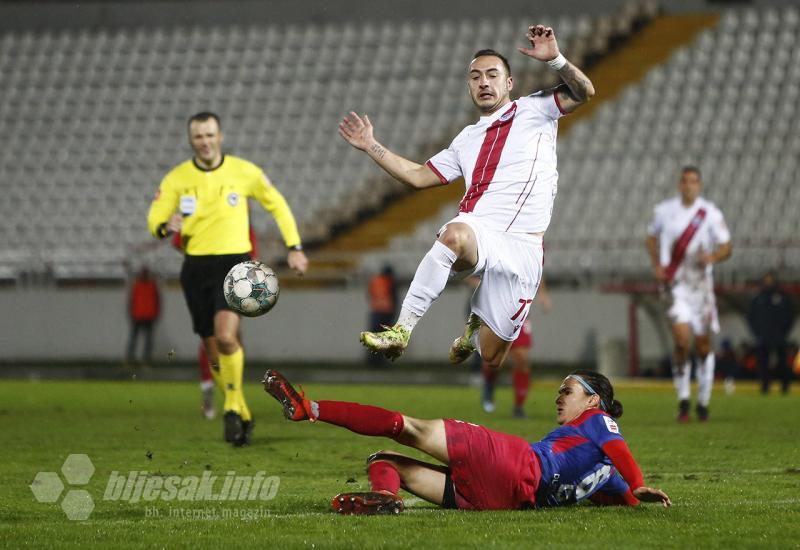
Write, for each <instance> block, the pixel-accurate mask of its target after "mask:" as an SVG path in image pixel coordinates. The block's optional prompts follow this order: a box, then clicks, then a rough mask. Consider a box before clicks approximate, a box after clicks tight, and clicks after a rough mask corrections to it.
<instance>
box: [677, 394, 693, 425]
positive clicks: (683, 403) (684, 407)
mask: <svg viewBox="0 0 800 550" xmlns="http://www.w3.org/2000/svg"><path fill="white" fill-rule="evenodd" d="M689 407H690V405H689V400H688V399H681V400H680V402H679V403H678V422H680V423H681V424H685V423H687V422H689Z"/></svg>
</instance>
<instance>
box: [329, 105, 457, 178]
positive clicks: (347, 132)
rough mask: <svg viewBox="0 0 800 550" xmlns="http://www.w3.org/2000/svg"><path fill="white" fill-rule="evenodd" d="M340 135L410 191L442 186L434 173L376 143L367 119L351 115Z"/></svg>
mask: <svg viewBox="0 0 800 550" xmlns="http://www.w3.org/2000/svg"><path fill="white" fill-rule="evenodd" d="M339 135H340V136H342V138H344V140H345V141H346V142H347V143H349V144H350V145H352V146H353V147H355V148H356V149H358V150H360V151H364V152H365V153H366V154H367V155H369V157H370V158H371V159H372V160H374V161H375V162H376V163H377V164H378V166H380V167H381V168H383V169H384V170H385V171H386V172H387V173H388V174H389V175H390V176H392V177H393V178H394V179H396V180H397V181H399V182H400V183H403V184H405V185H408V186H409V187H413V188H414V189H425V188H427V187H435V186H437V185H441V183H442V182H441V180H440V179H439V176H437V175H436V174H435V173H434V172H433V170H431V169H430V168H429V167H428V166H426V165H424V164H417V163H416V162H412V161H410V160H408V159H406V158H403V157H401V156H400V155H397V154H395V153H392V152H391V151H390V150H389V149H387V148H386V147H384V146H383V145H381V144H380V143H379V142H378V140H376V139H375V137H374V136H373V132H372V123H371V122H370V121H369V117H368V116H367V115H364V118H361V117H360V116H358V115H357V114H356V113H354V112H351V113H350V114H349V115H348V116H346V117H344V118H343V119H342V121H341V122H340V123H339Z"/></svg>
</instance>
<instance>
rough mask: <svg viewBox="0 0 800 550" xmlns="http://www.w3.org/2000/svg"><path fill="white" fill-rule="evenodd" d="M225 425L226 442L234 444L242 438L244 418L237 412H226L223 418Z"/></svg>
mask: <svg viewBox="0 0 800 550" xmlns="http://www.w3.org/2000/svg"><path fill="white" fill-rule="evenodd" d="M223 422H224V424H225V441H227V442H228V443H234V442H235V441H238V440H240V439H241V438H242V434H243V429H242V428H243V426H242V417H241V416H239V413H237V412H235V411H226V412H225V416H224V417H223Z"/></svg>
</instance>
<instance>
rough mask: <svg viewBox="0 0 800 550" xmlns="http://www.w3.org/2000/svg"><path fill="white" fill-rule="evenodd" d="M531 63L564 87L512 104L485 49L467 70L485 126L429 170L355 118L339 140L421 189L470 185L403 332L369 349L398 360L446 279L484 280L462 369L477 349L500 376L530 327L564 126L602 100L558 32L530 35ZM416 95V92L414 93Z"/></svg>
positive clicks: (455, 355) (461, 344)
mask: <svg viewBox="0 0 800 550" xmlns="http://www.w3.org/2000/svg"><path fill="white" fill-rule="evenodd" d="M527 39H528V40H529V42H530V47H529V48H519V51H520V52H521V53H523V54H524V55H526V56H529V57H532V58H534V59H537V60H539V61H544V62H546V63H548V65H549V66H550V67H551V68H553V69H554V70H556V71H558V73H559V75H560V76H561V79H562V80H563V81H564V84H562V85H561V86H558V87H556V88H554V89H552V90H546V91H542V92H538V93H535V94H533V95H530V96H526V97H522V98H520V99H518V100H516V101H511V98H510V92H511V90H512V88H513V80H512V78H511V69H510V67H509V64H508V61H507V60H506V59H505V58H504V57H503V56H502V55H500V54H499V53H497V52H495V51H493V50H481V51H479V52H478V53H476V54H475V58H474V59H473V60H472V62H471V63H470V64H469V68H468V79H467V85H468V88H469V92H470V97H471V98H472V101H473V103H474V104H475V105H476V106H477V107H478V109H479V110H480V112H481V115H482V116H481V118H480V120H479V121H478V122H477V123H476V124H473V125H471V126H467V127H466V128H464V130H462V131H461V133H460V134H458V136H456V138H455V139H454V140H453V142H452V144H451V145H450V147H449V148H448V149H445V150H444V151H442V152H440V153H438V154H437V155H435V156H434V157H433V158H431V159H430V160H429V161H428V162H427V163H425V164H417V163H415V162H412V161H410V160H407V159H405V158H403V157H400V156H398V155H396V154H394V153H392V152H391V151H389V150H388V149H387V148H386V147H384V146H383V145H381V144H380V143H379V142H378V141H377V140H376V139H375V138H374V136H373V132H372V124H371V123H370V121H369V118H368V117H367V116H366V115H364V117H363V118H362V117H360V116H358V115H357V114H356V113H350V116H349V117H346V118H345V119H344V120H343V121H342V122H341V123H340V125H339V133H340V135H341V136H342V137H343V138H344V139H345V140H346V141H347V142H348V143H350V144H351V145H352V146H353V147H355V148H357V149H360V150H362V151H364V152H366V153H367V154H368V155H369V156H370V158H372V159H373V160H374V161H375V162H376V163H377V164H378V165H380V167H381V168H383V169H384V170H386V171H387V172H388V173H389V174H390V175H392V176H393V177H394V178H396V179H397V180H399V181H400V182H402V183H404V184H406V185H408V186H410V187H413V188H415V189H425V188H428V187H435V186H438V185H447V184H448V183H450V182H452V181H453V180H455V179H457V178H459V177H461V176H463V177H464V179H465V182H466V185H467V191H466V193H465V194H464V197H463V199H462V200H461V203H460V205H459V213H458V215H457V216H456V217H455V218H454V219H453V220H451V221H450V222H448V223H447V224H446V225H445V226H444V227H443V228H442V229H441V230H440V231H439V234H438V240H437V241H436V242H434V244H433V247H432V248H431V250H430V251H429V252H428V253H427V254H426V255H425V257H424V258H423V259H422V261H421V262H420V264H419V267H418V268H417V272H416V274H415V275H414V280H413V281H412V283H411V286H410V288H409V290H408V294H407V295H406V297H405V300H404V301H403V306H402V309H401V312H400V316H399V318H398V320H397V323H396V324H395V325H394V326H393V327H387V329H386V330H384V331H382V332H363V333H361V341H362V343H363V344H364V345H365V346H367V347H368V348H370V349H372V350H373V351H376V352H379V353H382V354H383V355H385V356H386V357H389V358H390V359H395V358H397V357H399V356H400V355H401V354H402V353H403V351H404V350H405V348H406V346H407V345H408V341H409V338H410V336H411V331H412V330H413V328H414V326H415V325H416V324H417V322H418V321H419V319H420V318H421V317H422V316H423V315H424V314H425V312H426V311H427V310H428V308H429V307H430V305H431V304H432V303H433V301H434V300H435V299H436V298H438V297H439V295H440V294H441V293H442V291H443V290H444V287H445V285H446V284H447V281H448V279H449V278H450V277H451V276H453V275H455V274H458V276H459V277H461V276H467V275H473V274H474V275H479V276H480V277H481V284H480V286H479V287H478V289H477V290H476V291H475V294H474V295H473V298H472V305H471V309H472V313H471V315H470V318H469V320H468V321H467V326H466V328H465V330H464V334H463V336H461V337H459V338H457V339H456V341H455V342H454V343H453V345H452V346H451V348H450V360H451V361H452V362H454V363H457V362H461V361H463V360H464V359H466V358H467V357H469V355H470V354H471V353H472V352H473V351H475V350H478V351H479V352H480V354H481V356H482V357H483V359H484V360H485V361H486V362H487V363H488V364H489V365H490V366H492V367H495V368H496V367H499V366H500V365H501V364H502V362H503V359H505V356H506V355H507V353H508V350H509V349H510V347H511V343H512V342H513V341H514V339H515V338H516V337H517V333H518V331H519V328H520V326H521V325H522V323H523V322H524V321H525V318H526V316H527V314H528V310H529V308H530V304H531V302H532V301H533V298H534V296H535V295H536V290H537V288H538V286H539V281H540V280H541V276H542V260H543V250H542V237H543V235H544V232H545V230H546V229H547V226H548V224H549V223H550V215H551V212H552V208H553V200H554V199H555V195H556V189H557V187H556V183H557V179H558V172H557V171H556V133H557V128H558V123H557V120H558V119H559V117H561V116H562V115H563V114H566V113H569V112H571V111H573V110H574V109H576V108H577V107H578V106H579V105H581V104H582V103H584V102H586V101H588V100H589V98H590V97H591V96H592V95H594V88H593V87H592V83H591V82H590V81H589V79H588V78H587V77H586V75H584V74H583V73H582V72H581V71H580V70H579V69H577V68H576V67H575V66H574V65H572V64H571V63H569V62H568V61H567V60H566V59H565V58H564V56H563V55H561V53H560V52H559V50H558V44H557V42H556V37H555V34H554V32H553V29H551V28H550V27H544V26H542V25H535V26H531V27H529V28H528V33H527ZM409 93H413V91H409Z"/></svg>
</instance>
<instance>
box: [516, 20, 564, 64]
mask: <svg viewBox="0 0 800 550" xmlns="http://www.w3.org/2000/svg"><path fill="white" fill-rule="evenodd" d="M525 37H526V38H527V39H528V41H529V42H530V43H531V47H530V48H517V50H519V52H520V53H522V54H524V55H527V56H528V57H532V58H534V59H538V60H539V61H550V60H551V59H555V58H556V57H558V54H559V53H560V52H559V50H558V42H556V34H555V32H553V29H552V27H545V26H544V25H531V26H530V27H528V32H527V34H526V35H525Z"/></svg>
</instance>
